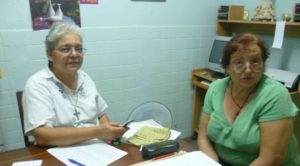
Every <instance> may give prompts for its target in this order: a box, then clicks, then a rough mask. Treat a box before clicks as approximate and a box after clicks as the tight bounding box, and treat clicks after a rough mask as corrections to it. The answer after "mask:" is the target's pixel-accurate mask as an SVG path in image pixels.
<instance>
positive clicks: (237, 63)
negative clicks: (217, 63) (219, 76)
mask: <svg viewBox="0 0 300 166" xmlns="http://www.w3.org/2000/svg"><path fill="white" fill-rule="evenodd" d="M231 64H232V65H233V68H234V70H235V71H237V72H242V71H244V70H245V69H246V66H247V64H249V67H250V68H251V69H252V70H253V71H254V72H260V71H262V69H263V62H262V60H258V59H254V60H250V61H246V60H242V59H235V60H233V61H232V62H231Z"/></svg>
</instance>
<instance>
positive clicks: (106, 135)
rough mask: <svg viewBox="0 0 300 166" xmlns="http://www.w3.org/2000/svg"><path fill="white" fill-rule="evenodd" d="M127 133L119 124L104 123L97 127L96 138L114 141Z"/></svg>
mask: <svg viewBox="0 0 300 166" xmlns="http://www.w3.org/2000/svg"><path fill="white" fill-rule="evenodd" d="M126 131H127V129H126V128H124V127H122V126H121V125H119V124H117V123H110V122H108V123H103V124H101V125H100V126H96V127H95V131H94V133H95V137H96V138H98V139H105V140H113V139H116V138H119V137H121V136H122V135H123V134H124V133H125V132H126Z"/></svg>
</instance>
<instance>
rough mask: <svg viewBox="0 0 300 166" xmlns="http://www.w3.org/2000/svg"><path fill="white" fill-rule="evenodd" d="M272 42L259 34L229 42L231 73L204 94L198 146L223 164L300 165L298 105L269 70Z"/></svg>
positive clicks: (225, 57) (227, 66) (227, 57)
mask: <svg viewBox="0 0 300 166" xmlns="http://www.w3.org/2000/svg"><path fill="white" fill-rule="evenodd" d="M268 54H269V52H268V48H267V46H266V45H265V43H264V42H263V41H262V40H261V39H260V38H258V37H257V36H256V35H254V34H250V33H245V34H238V35H236V36H234V37H233V38H232V39H231V40H230V41H229V42H228V43H227V45H226V46H225V47H224V55H223V58H222V65H223V67H224V69H225V72H226V74H228V77H225V78H223V79H219V80H216V81H214V82H213V83H212V84H211V85H210V87H209V89H208V91H207V93H206V96H205V102H204V106H203V109H202V110H203V113H202V115H201V123H200V128H199V136H198V147H199V149H200V150H201V151H203V152H204V153H206V154H207V155H208V156H210V157H211V158H213V159H214V160H216V161H218V162H220V163H221V164H222V165H232V166H246V165H250V166H277V165H278V166H279V165H283V166H300V155H299V153H298V150H297V140H296V137H295V135H294V132H293V120H294V117H295V116H296V115H297V112H298V108H297V107H296V106H295V105H294V103H293V102H292V100H291V98H290V95H289V93H288V91H287V89H286V88H285V87H284V86H283V85H282V84H281V83H279V82H277V81H275V80H272V79H271V78H269V77H268V76H266V75H264V69H265V62H266V59H267V58H268Z"/></svg>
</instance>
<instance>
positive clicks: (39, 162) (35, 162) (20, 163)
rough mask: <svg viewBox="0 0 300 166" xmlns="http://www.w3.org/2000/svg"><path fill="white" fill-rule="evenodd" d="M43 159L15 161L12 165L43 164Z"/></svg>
mask: <svg viewBox="0 0 300 166" xmlns="http://www.w3.org/2000/svg"><path fill="white" fill-rule="evenodd" d="M41 165H42V160H30V161H19V162H14V163H13V165H12V166H41Z"/></svg>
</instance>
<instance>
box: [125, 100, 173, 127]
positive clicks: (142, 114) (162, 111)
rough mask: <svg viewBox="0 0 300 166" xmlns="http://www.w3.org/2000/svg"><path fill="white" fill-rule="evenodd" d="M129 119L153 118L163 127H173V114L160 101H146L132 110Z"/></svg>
mask: <svg viewBox="0 0 300 166" xmlns="http://www.w3.org/2000/svg"><path fill="white" fill-rule="evenodd" d="M127 119H128V120H134V121H135V122H139V121H143V120H148V119H152V120H154V121H155V122H157V123H159V124H160V125H162V126H163V127H166V128H171V127H172V116H171V113H170V111H169V109H168V108H167V107H166V106H164V105H163V104H161V103H158V102H146V103H144V104H141V105H139V106H138V107H136V108H135V109H133V110H132V112H131V113H130V115H129V117H128V118H127Z"/></svg>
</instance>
